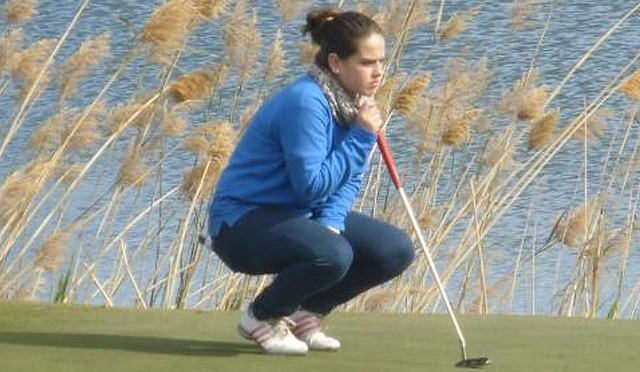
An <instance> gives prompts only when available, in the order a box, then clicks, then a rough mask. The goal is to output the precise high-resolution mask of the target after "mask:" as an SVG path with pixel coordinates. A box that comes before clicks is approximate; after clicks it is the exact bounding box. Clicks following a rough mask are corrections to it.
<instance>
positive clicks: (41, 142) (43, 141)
mask: <svg viewBox="0 0 640 372" xmlns="http://www.w3.org/2000/svg"><path fill="white" fill-rule="evenodd" d="M77 116H78V110H77V109H75V108H63V109H62V110H61V111H59V112H57V113H55V114H54V115H53V116H51V117H50V118H49V119H47V121H46V122H45V123H44V124H42V125H41V126H40V127H38V129H36V130H35V131H34V132H33V134H32V135H31V138H30V140H29V147H30V148H32V149H34V150H37V151H47V150H55V149H57V148H58V147H59V146H60V143H61V141H60V133H61V132H62V130H63V128H64V127H65V125H66V124H67V123H70V122H74V121H75V119H76V118H77Z"/></svg>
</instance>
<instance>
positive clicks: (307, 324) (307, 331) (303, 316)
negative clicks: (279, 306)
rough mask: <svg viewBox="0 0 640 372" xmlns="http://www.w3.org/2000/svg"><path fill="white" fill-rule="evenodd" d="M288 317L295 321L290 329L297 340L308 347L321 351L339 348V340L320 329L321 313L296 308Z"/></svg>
mask: <svg viewBox="0 0 640 372" xmlns="http://www.w3.org/2000/svg"><path fill="white" fill-rule="evenodd" d="M290 318H291V320H293V322H294V323H295V326H294V327H293V328H292V329H291V331H292V332H293V334H294V335H295V336H296V337H297V338H298V339H299V340H302V341H304V343H305V344H307V346H309V349H311V350H321V351H338V350H340V341H338V340H336V339H335V338H333V337H329V336H327V335H326V334H325V333H324V332H323V331H322V320H323V317H322V315H320V314H316V313H312V312H310V311H305V310H298V311H296V312H295V313H293V314H291V317H290Z"/></svg>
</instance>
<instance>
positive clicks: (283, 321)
mask: <svg viewBox="0 0 640 372" xmlns="http://www.w3.org/2000/svg"><path fill="white" fill-rule="evenodd" d="M295 326H296V323H295V322H294V321H293V320H291V319H289V318H287V317H283V318H280V319H278V321H276V323H275V324H274V326H273V331H274V333H275V334H276V335H278V336H287V335H289V334H290V333H291V328H293V327H295Z"/></svg>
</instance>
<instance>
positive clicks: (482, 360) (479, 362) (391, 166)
mask: <svg viewBox="0 0 640 372" xmlns="http://www.w3.org/2000/svg"><path fill="white" fill-rule="evenodd" d="M378 148H379V149H380V152H381V153H382V157H383V158H384V162H385V164H386V165H387V170H388V171H389V175H390V176H391V181H392V182H393V184H394V186H395V187H396V190H397V191H398V194H400V198H401V199H402V203H403V204H404V207H405V209H406V211H407V214H408V215H409V219H410V220H411V225H413V229H414V230H415V232H416V235H417V236H418V240H419V241H420V246H421V247H422V251H423V252H424V254H425V256H426V257H427V262H428V263H429V268H430V269H431V273H432V274H433V277H434V278H435V280H436V283H437V284H438V289H439V290H440V295H441V296H442V299H443V300H444V303H445V305H446V306H447V313H449V317H450V318H451V322H452V323H453V326H454V327H455V329H456V333H457V334H458V340H459V341H460V347H461V348H462V360H461V361H459V362H458V363H456V364H455V366H456V367H462V368H482V367H483V366H485V365H487V364H490V363H491V360H490V359H489V358H487V357H479V358H468V357H467V342H466V341H465V339H464V335H463V334H462V330H461V329H460V325H459V324H458V320H457V319H456V316H455V314H454V312H453V308H452V307H451V302H449V298H448V297H447V293H446V292H445V290H444V286H443V285H442V281H441V280H440V276H439V275H438V271H437V270H436V265H435V263H434V262H433V259H432V258H431V252H430V251H429V248H428V247H427V243H426V242H425V240H424V237H423V236H422V231H421V229H420V225H418V220H416V216H415V213H414V212H413V208H411V204H410V203H409V199H408V198H407V194H405V192H404V189H403V188H402V182H400V176H398V171H397V170H396V165H395V163H394V161H393V157H392V156H391V152H390V151H389V147H388V146H387V141H386V139H385V137H384V134H383V133H382V131H381V132H379V133H378Z"/></svg>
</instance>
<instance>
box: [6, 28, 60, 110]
mask: <svg viewBox="0 0 640 372" xmlns="http://www.w3.org/2000/svg"><path fill="white" fill-rule="evenodd" d="M56 43H57V40H53V39H44V40H39V41H37V42H35V43H33V44H32V45H31V46H30V47H29V48H28V49H25V50H22V51H20V52H18V53H16V54H15V55H14V56H13V57H12V58H11V61H10V62H9V65H10V68H9V71H10V73H11V75H12V76H13V77H14V78H15V79H18V80H21V82H22V84H21V86H20V92H19V94H18V101H19V102H22V101H23V100H24V99H25V98H26V96H27V94H28V93H29V90H31V87H32V86H33V84H34V83H35V81H36V79H37V78H38V75H39V74H40V71H41V70H42V68H43V67H44V65H45V63H46V61H47V59H48V58H49V56H50V55H51V53H52V52H53V48H54V47H55V45H56ZM49 81H50V71H49V69H47V71H45V73H44V75H43V77H42V79H41V81H40V85H39V86H38V90H37V91H36V95H37V94H40V93H42V92H43V91H44V90H45V89H46V88H47V85H48V84H49Z"/></svg>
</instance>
